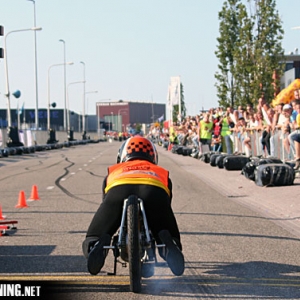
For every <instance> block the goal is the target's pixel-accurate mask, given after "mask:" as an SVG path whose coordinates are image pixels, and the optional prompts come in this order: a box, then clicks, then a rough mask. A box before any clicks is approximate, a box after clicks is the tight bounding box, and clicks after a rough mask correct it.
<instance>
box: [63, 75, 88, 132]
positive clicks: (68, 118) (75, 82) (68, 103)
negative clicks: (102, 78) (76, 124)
mask: <svg viewBox="0 0 300 300" xmlns="http://www.w3.org/2000/svg"><path fill="white" fill-rule="evenodd" d="M78 83H83V84H84V83H85V81H74V82H70V83H69V84H68V89H67V91H68V92H67V93H68V101H67V106H68V109H67V110H68V114H67V116H68V117H67V120H68V132H69V131H70V129H71V127H70V101H69V86H70V85H71V84H78Z"/></svg>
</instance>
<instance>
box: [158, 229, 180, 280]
mask: <svg viewBox="0 0 300 300" xmlns="http://www.w3.org/2000/svg"><path fill="white" fill-rule="evenodd" d="M159 237H160V239H161V240H162V242H163V243H164V244H165V245H166V248H165V259H166V261H167V263H168V266H169V268H170V269H171V271H172V272H173V274H174V275H176V276H180V275H182V274H183V272H184V256H183V254H182V252H181V250H180V249H179V247H178V245H177V244H176V243H175V241H174V239H173V238H172V236H171V234H170V232H169V231H168V230H162V231H160V232H159Z"/></svg>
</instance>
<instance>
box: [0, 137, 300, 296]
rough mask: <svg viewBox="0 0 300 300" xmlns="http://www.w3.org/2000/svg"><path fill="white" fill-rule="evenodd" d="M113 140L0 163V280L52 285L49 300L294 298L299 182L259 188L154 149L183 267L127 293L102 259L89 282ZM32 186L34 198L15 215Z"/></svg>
mask: <svg viewBox="0 0 300 300" xmlns="http://www.w3.org/2000/svg"><path fill="white" fill-rule="evenodd" d="M119 146H120V143H119V142H113V143H99V144H88V145H78V146H75V147H71V148H63V149H60V150H51V151H46V152H36V153H34V154H26V155H23V156H12V157H9V158H1V159H0V165H1V167H0V170H1V172H0V191H1V194H0V195H1V196H0V205H1V207H2V213H3V215H6V219H9V220H17V221H18V224H17V227H18V229H17V230H16V231H9V233H10V235H9V236H1V237H0V280H5V279H6V280H15V281H17V282H20V281H21V280H32V282H33V283H34V282H35V281H38V280H46V281H52V282H57V283H59V284H61V286H60V289H59V291H60V294H56V295H55V296H54V297H53V298H52V299H56V298H57V299H58V298H59V296H61V298H62V299H124V298H126V299H190V298H193V299H225V298H226V299H300V258H299V253H300V251H299V250H300V230H299V228H300V226H299V218H300V215H299V214H300V209H299V207H300V206H299V205H298V203H297V201H299V183H298V180H296V181H295V185H294V186H292V187H280V188H268V189H266V188H261V187H257V186H255V184H254V183H253V182H250V181H248V180H247V179H246V178H244V177H242V176H241V175H240V174H239V172H236V171H235V172H229V171H225V170H217V169H215V168H213V167H211V166H209V165H207V164H204V163H203V162H201V161H198V160H196V159H193V158H191V157H183V156H179V155H176V154H172V153H170V152H167V151H165V150H164V149H162V148H160V147H159V148H158V151H159V164H160V165H161V166H163V167H165V168H166V169H168V170H170V176H171V178H172V181H173V186H174V187H173V189H174V190H173V191H174V198H173V210H174V212H175V215H176V218H177V221H178V224H179V228H180V232H181V236H182V242H183V247H184V250H183V252H184V255H185V259H186V269H185V273H184V275H183V276H181V277H175V276H173V275H172V273H171V271H170V270H169V269H168V268H167V266H166V264H165V263H164V262H163V261H161V260H159V266H158V267H157V268H156V270H155V275H154V276H153V277H152V278H149V279H144V280H143V290H142V293H141V294H139V295H137V294H133V293H130V292H129V286H128V285H129V279H128V268H123V267H122V266H121V265H118V270H117V276H108V275H107V273H108V272H111V271H112V268H113V256H112V253H109V255H108V257H107V259H106V263H105V266H104V267H103V269H102V271H101V272H100V273H99V274H98V275H97V276H91V275H90V274H89V273H88V272H87V268H86V260H85V258H84V257H83V255H82V252H81V243H82V240H83V239H84V236H85V232H86V230H87V227H88V225H89V223H90V221H91V219H92V217H93V214H94V212H95V211H96V209H97V208H98V205H99V203H100V201H101V197H102V194H101V186H102V180H103V178H104V176H105V175H106V169H107V167H108V166H109V165H111V164H113V163H114V162H115V160H116V154H117V150H118V147H119ZM34 185H36V186H37V188H38V194H39V197H40V200H36V201H28V200H27V201H26V203H27V205H28V207H27V208H21V209H17V208H15V205H16V204H17V203H18V202H19V192H20V191H21V190H23V191H24V192H25V195H26V199H28V198H29V197H30V195H31V191H32V187H33V186H34Z"/></svg>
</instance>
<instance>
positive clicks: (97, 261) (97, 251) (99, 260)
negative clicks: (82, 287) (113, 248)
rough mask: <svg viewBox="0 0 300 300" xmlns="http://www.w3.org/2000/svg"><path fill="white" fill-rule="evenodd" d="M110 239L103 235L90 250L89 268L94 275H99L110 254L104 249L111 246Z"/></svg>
mask: <svg viewBox="0 0 300 300" xmlns="http://www.w3.org/2000/svg"><path fill="white" fill-rule="evenodd" d="M110 239H111V238H110V236H109V235H108V234H105V235H103V236H102V237H101V238H100V239H99V240H98V241H97V242H96V243H95V244H94V245H93V247H92V249H91V250H90V252H89V257H88V261H87V266H88V270H89V272H90V273H91V274H92V275H97V274H98V273H99V272H100V270H101V269H102V267H103V265H104V261H105V258H106V255H107V252H108V250H105V249H103V247H104V246H109V245H110Z"/></svg>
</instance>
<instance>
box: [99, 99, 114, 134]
mask: <svg viewBox="0 0 300 300" xmlns="http://www.w3.org/2000/svg"><path fill="white" fill-rule="evenodd" d="M104 100H109V101H110V100H111V99H100V101H104ZM100 106H101V105H100V104H99V102H97V103H96V107H97V123H98V126H97V128H98V135H100V121H101V114H100Z"/></svg>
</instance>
